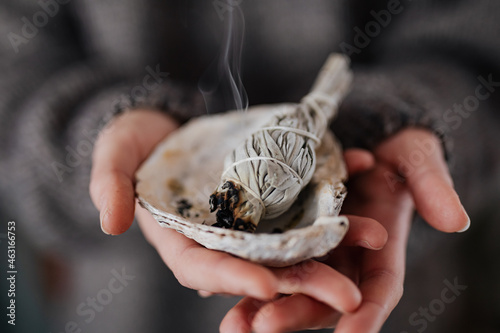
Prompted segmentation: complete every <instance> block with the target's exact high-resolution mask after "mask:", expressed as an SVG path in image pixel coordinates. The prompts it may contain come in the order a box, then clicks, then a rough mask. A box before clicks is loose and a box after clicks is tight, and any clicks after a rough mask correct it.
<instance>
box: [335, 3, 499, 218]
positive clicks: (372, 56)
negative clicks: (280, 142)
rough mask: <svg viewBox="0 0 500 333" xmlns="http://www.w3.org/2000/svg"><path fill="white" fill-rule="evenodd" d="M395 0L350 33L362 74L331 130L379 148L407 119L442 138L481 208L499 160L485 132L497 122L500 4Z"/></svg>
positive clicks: (460, 180) (459, 178)
mask: <svg viewBox="0 0 500 333" xmlns="http://www.w3.org/2000/svg"><path fill="white" fill-rule="evenodd" d="M359 2H360V1H354V3H357V4H358V5H359ZM392 3H399V7H396V9H395V10H394V12H393V13H391V12H390V11H389V9H390V8H389V7H383V6H381V7H379V9H378V10H373V5H372V6H371V8H370V9H366V10H365V13H364V14H365V15H364V21H363V20H358V21H357V23H356V24H357V25H356V27H357V28H355V29H353V30H352V31H353V35H352V36H350V37H349V38H348V40H350V42H349V45H350V46H353V47H354V48H348V51H349V52H350V53H351V56H352V58H353V68H354V72H355V80H354V84H353V90H352V92H351V93H350V95H349V96H348V97H347V99H346V100H345V101H344V103H343V105H342V107H341V110H340V112H339V116H338V118H337V119H336V121H335V123H334V124H333V127H334V130H335V132H336V134H337V135H338V136H339V137H340V139H341V141H342V142H343V144H344V146H345V147H362V148H367V149H372V148H373V147H374V146H376V145H377V144H378V143H379V142H381V141H382V140H383V139H385V138H387V137H388V136H390V135H392V134H394V133H396V132H397V131H399V130H401V129H402V128H405V127H409V126H413V127H423V128H427V129H429V130H430V131H432V132H434V133H435V134H436V135H438V136H439V137H440V138H441V139H442V140H443V143H444V144H445V151H446V152H447V154H448V155H449V156H448V157H449V163H450V166H451V170H452V174H453V176H454V178H455V182H456V186H457V190H458V191H459V194H460V195H461V196H462V197H463V199H464V201H465V202H466V206H468V207H469V208H471V207H476V208H477V206H478V204H479V202H477V201H478V199H477V198H481V197H482V198H484V197H485V196H484V193H487V192H488V191H490V190H491V189H490V190H488V186H484V184H485V183H487V182H484V180H485V179H487V178H488V177H492V176H494V175H496V174H498V167H499V165H500V161H499V160H498V156H500V155H499V153H500V151H499V149H498V148H497V147H495V145H493V144H491V140H488V139H487V138H488V137H494V136H496V135H497V134H496V133H497V132H498V126H499V125H500V123H499V120H500V119H499V114H498V109H499V94H498V90H500V68H499V65H498V62H497V61H495V59H498V57H499V56H500V44H499V43H498V34H499V32H500V21H498V19H497V17H498V15H500V3H498V2H494V1H488V0H480V1H458V2H453V3H450V2H449V1H425V0H424V1H418V2H406V1H405V2H403V1H401V2H398V1H392ZM385 6H387V4H385ZM365 7H367V8H369V7H370V5H367V6H365ZM363 8H364V7H363ZM358 9H359V8H358ZM393 9H394V8H393ZM360 11H361V12H363V10H360ZM388 13H390V14H389V16H387V14H388ZM384 14H386V16H384ZM381 17H383V18H381ZM388 21H389V23H387V22H388ZM383 22H385V24H382V23H383ZM374 27H375V28H374ZM376 27H378V28H376ZM367 29H368V30H367ZM370 29H372V30H370ZM375 31H378V34H374V32H375ZM370 36H372V37H370ZM362 42H363V43H362ZM343 45H344V48H345V46H346V45H347V44H343ZM362 46H364V47H362ZM341 48H342V44H341ZM480 184H482V185H480ZM497 184H498V183H497ZM478 194H482V195H478Z"/></svg>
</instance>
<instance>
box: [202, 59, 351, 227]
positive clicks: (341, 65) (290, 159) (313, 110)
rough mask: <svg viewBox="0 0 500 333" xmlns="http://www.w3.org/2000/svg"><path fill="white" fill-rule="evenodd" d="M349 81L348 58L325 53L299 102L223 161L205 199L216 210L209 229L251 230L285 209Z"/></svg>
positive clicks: (306, 176) (310, 170) (310, 167)
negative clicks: (214, 221)
mask: <svg viewBox="0 0 500 333" xmlns="http://www.w3.org/2000/svg"><path fill="white" fill-rule="evenodd" d="M351 81H352V73H351V71H350V69H349V60H348V58H347V57H345V56H342V55H338V54H332V55H330V57H329V58H328V59H327V61H326V63H325V65H324V66H323V68H322V69H321V71H320V73H319V75H318V77H317V79H316V82H315V84H314V85H313V88H312V89H311V92H310V93H309V94H308V95H306V96H305V97H304V98H303V99H302V101H301V102H300V104H297V105H296V106H295V107H293V108H286V109H285V108H283V109H282V111H279V112H276V114H275V116H274V117H273V118H272V120H271V121H270V122H269V123H268V124H267V125H266V126H264V127H262V128H260V129H259V130H258V131H256V132H254V133H253V134H252V135H251V136H250V137H248V138H247V139H246V140H245V142H243V143H242V144H241V145H239V146H238V147H237V148H236V149H234V150H233V151H232V152H231V154H229V155H228V156H227V157H226V159H225V161H224V169H225V170H224V172H223V173H222V176H221V181H220V184H219V186H218V187H217V188H216V190H215V192H214V194H212V195H211V196H210V210H211V212H214V211H216V210H217V215H216V217H217V222H216V223H215V224H214V226H217V227H222V228H230V229H235V230H243V231H250V232H253V231H254V230H255V229H256V227H257V225H258V224H259V222H260V221H261V220H262V219H271V218H275V217H277V216H279V215H281V214H282V213H284V212H285V211H287V210H288V209H289V208H290V206H291V205H292V204H293V203H294V201H295V200H296V199H297V197H298V195H299V193H300V191H301V190H302V189H303V188H304V187H305V186H306V185H307V184H308V183H309V181H310V180H311V178H312V175H313V174H314V171H315V168H316V154H315V149H316V147H318V146H319V145H320V143H321V140H322V138H323V136H324V134H325V132H326V131H327V128H328V126H329V124H330V122H331V120H332V119H333V118H334V117H335V115H336V112H337V108H338V105H339V103H340V102H341V100H342V99H343V98H344V96H345V95H346V94H347V92H348V90H349V87H350V84H351ZM278 110H279V108H278Z"/></svg>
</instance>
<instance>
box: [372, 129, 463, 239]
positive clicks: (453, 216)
mask: <svg viewBox="0 0 500 333" xmlns="http://www.w3.org/2000/svg"><path fill="white" fill-rule="evenodd" d="M376 154H378V155H380V156H382V158H383V159H385V160H387V161H388V162H389V163H391V164H392V165H394V166H395V168H397V172H398V173H400V174H401V175H403V176H404V177H405V178H406V180H407V184H408V187H409V189H410V191H411V194H412V196H413V200H414V202H415V206H416V208H417V211H418V212H419V214H420V215H421V216H422V217H423V218H424V219H425V220H426V221H427V222H428V223H429V224H430V225H432V226H433V227H434V228H436V229H438V230H441V231H445V232H458V231H465V230H466V229H467V228H468V226H469V225H470V220H469V217H468V215H467V213H466V211H465V209H464V207H463V206H462V204H461V203H460V199H459V197H458V195H457V193H456V192H455V190H454V188H453V182H452V180H451V176H450V173H449V171H448V168H447V166H446V163H445V160H444V157H443V152H442V148H441V143H440V142H439V140H438V138H437V137H436V136H435V135H434V134H432V133H430V132H428V131H426V130H421V129H407V130H404V131H402V132H401V133H400V134H397V135H395V136H394V137H392V138H391V139H389V140H387V141H386V142H384V143H382V144H381V145H380V146H379V147H378V148H377V150H376Z"/></svg>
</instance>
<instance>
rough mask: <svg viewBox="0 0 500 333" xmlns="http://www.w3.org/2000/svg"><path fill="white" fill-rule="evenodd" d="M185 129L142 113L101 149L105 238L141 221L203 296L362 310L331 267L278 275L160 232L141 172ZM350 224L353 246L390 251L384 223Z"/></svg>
mask: <svg viewBox="0 0 500 333" xmlns="http://www.w3.org/2000/svg"><path fill="white" fill-rule="evenodd" d="M177 127H178V125H177V124H176V123H175V121H174V120H173V119H171V118H169V117H168V116H166V115H165V114H162V113H160V112H157V111H151V110H135V111H133V112H128V113H125V114H123V115H121V116H119V117H118V118H116V119H115V120H113V122H112V123H111V124H110V125H109V126H108V127H107V128H105V129H104V130H103V131H102V133H101V135H100V136H99V138H98V140H97V142H96V146H95V149H94V155H93V169H92V174H91V184H90V193H91V197H92V200H93V201H94V204H95V205H96V207H97V208H98V209H99V210H100V212H101V213H100V216H101V228H102V230H103V231H104V232H105V233H107V234H111V235H118V234H121V233H123V232H125V231H126V230H127V229H128V228H129V227H130V225H131V223H132V221H133V218H134V213H135V214H136V216H137V218H138V222H139V225H140V227H141V230H142V232H143V234H144V235H145V237H146V238H147V240H148V241H149V242H150V243H151V244H152V245H153V246H154V247H155V248H156V250H157V251H158V253H159V255H160V256H161V258H162V259H163V261H164V262H165V263H166V265H167V266H168V267H169V268H170V269H171V270H172V271H173V273H174V274H175V276H176V277H177V279H178V280H179V282H180V283H181V284H182V285H184V286H186V287H189V288H192V289H195V290H199V291H200V293H201V294H205V295H207V294H214V293H221V294H231V295H243V296H250V297H252V299H256V300H261V301H268V300H271V299H273V298H275V296H276V295H279V294H300V295H307V297H310V298H311V299H315V300H320V301H321V302H322V303H324V304H328V306H329V307H331V308H335V309H337V310H338V311H339V312H342V313H343V312H348V311H353V310H354V309H356V308H357V307H358V306H359V304H360V302H361V293H360V291H359V289H358V287H357V286H356V285H355V284H354V283H353V282H352V280H350V279H348V278H347V277H346V276H344V275H342V274H340V273H339V272H338V271H336V270H334V269H332V268H331V267H330V266H328V265H326V264H323V263H319V262H316V261H308V262H306V263H303V264H301V265H297V266H293V267H292V268H281V269H271V268H268V267H264V266H261V265H258V264H254V263H251V262H248V261H246V260H242V259H239V258H236V257H233V256H231V255H229V254H227V253H223V252H218V251H213V250H208V249H206V248H204V247H202V246H200V245H199V244H198V243H196V242H194V241H193V240H191V239H188V238H186V237H185V236H183V235H181V234H180V233H178V232H176V231H173V230H171V229H165V228H162V227H160V226H159V224H158V223H157V222H156V221H155V220H154V219H153V217H152V216H151V215H150V214H149V212H147V211H146V210H144V209H143V208H141V207H140V206H139V205H135V202H136V200H135V198H134V174H135V172H136V170H137V169H138V168H139V166H140V164H141V163H142V162H143V161H144V160H145V159H146V158H147V156H148V155H149V154H150V153H151V151H152V150H153V148H154V147H155V145H156V144H157V143H158V142H160V141H161V140H162V139H163V138H164V137H166V136H167V135H168V134H170V133H171V132H172V131H174V130H175V129H176V128H177ZM166 172H168V170H167V171H166ZM350 223H351V232H350V234H349V237H348V238H347V239H346V240H345V242H346V243H347V244H351V245H354V244H374V246H377V247H382V246H383V245H384V243H385V241H386V238H387V234H386V232H385V230H384V229H383V227H381V226H380V225H379V224H378V223H377V222H376V221H374V220H372V219H369V218H360V217H352V218H351V219H350ZM367 230H371V232H367ZM301 267H302V269H297V268H301ZM332 284H333V285H332ZM332 290H333V291H334V292H331V291H332Z"/></svg>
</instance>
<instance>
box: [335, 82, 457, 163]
mask: <svg viewBox="0 0 500 333" xmlns="http://www.w3.org/2000/svg"><path fill="white" fill-rule="evenodd" d="M437 100H438V99H436V96H435V95H434V94H433V93H432V92H431V91H429V90H428V89H427V88H426V87H425V86H423V85H422V84H420V83H419V82H417V81H410V80H408V78H402V77H400V76H399V75H398V76H394V77H391V76H382V75H373V74H371V73H356V74H355V79H354V82H353V89H352V91H351V92H350V94H349V95H348V96H347V97H346V99H345V100H344V102H343V103H342V105H341V107H340V109H339V114H338V117H337V119H336V120H335V122H334V123H333V124H332V129H333V131H334V133H335V135H336V136H338V137H339V139H340V141H341V142H342V144H343V147H344V148H352V147H357V148H364V149H368V150H373V149H374V148H375V147H376V146H377V145H378V144H379V143H380V142H381V141H383V140H384V139H386V138H388V137H390V136H392V135H394V134H396V133H397V132H398V131H400V130H402V129H404V128H408V127H420V128H424V129H428V130H429V131H431V132H433V133H434V134H435V135H436V136H438V137H439V139H440V140H441V142H442V144H443V150H444V154H445V158H446V159H447V161H448V162H449V156H450V151H451V148H452V142H451V139H450V138H449V136H448V135H447V133H446V129H445V128H443V127H442V126H440V124H441V122H440V121H439V119H440V116H441V112H442V110H443V109H442V107H440V106H439V105H438V103H435V102H434V101H437Z"/></svg>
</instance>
